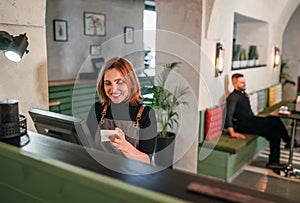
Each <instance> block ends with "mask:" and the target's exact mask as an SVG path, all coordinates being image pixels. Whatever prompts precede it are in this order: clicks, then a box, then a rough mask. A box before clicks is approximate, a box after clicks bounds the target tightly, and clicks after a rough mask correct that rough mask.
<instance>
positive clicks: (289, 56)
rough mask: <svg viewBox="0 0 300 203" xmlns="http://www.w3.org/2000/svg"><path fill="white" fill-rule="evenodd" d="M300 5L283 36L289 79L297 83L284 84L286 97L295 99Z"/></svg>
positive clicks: (299, 39) (299, 50) (284, 96)
mask: <svg viewBox="0 0 300 203" xmlns="http://www.w3.org/2000/svg"><path fill="white" fill-rule="evenodd" d="M299 22H300V6H298V8H297V10H296V11H295V13H294V14H293V16H292V17H291V19H290V21H289V24H288V25H287V27H286V30H285V32H284V36H283V43H282V44H283V47H282V58H283V59H284V60H285V62H286V63H287V65H288V69H286V70H285V71H286V73H288V74H289V76H290V77H289V79H290V80H292V81H294V82H295V83H296V85H294V86H293V85H291V84H287V85H285V86H284V89H283V90H284V94H283V98H284V99H295V98H296V94H297V89H298V88H297V87H298V85H299V84H298V77H299V75H300V73H299V71H300V66H299V65H300V46H299V44H300V29H299Z"/></svg>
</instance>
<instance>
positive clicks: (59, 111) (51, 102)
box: [49, 100, 61, 113]
mask: <svg viewBox="0 0 300 203" xmlns="http://www.w3.org/2000/svg"><path fill="white" fill-rule="evenodd" d="M54 106H57V108H58V113H61V109H60V101H59V100H50V101H49V108H50V107H54Z"/></svg>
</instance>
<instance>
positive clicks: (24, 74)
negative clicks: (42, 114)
mask: <svg viewBox="0 0 300 203" xmlns="http://www.w3.org/2000/svg"><path fill="white" fill-rule="evenodd" d="M33 5H34V6H33ZM45 9H46V0H30V3H28V1H24V0H6V1H1V3H0V22H1V23H0V30H1V31H6V32H8V33H10V34H11V35H13V36H16V35H19V34H24V33H26V35H27V37H28V41H29V46H28V50H29V53H28V54H25V55H24V56H23V59H22V61H21V62H20V63H14V62H11V61H9V60H8V59H6V58H5V56H4V55H3V54H2V53H1V54H0V68H1V74H0V81H1V82H0V100H4V99H18V100H19V112H20V114H23V115H25V116H26V118H27V125H28V130H34V127H33V123H32V121H31V118H30V116H29V115H28V110H29V109H30V108H31V107H36V108H42V109H48V76H47V54H46V34H45Z"/></svg>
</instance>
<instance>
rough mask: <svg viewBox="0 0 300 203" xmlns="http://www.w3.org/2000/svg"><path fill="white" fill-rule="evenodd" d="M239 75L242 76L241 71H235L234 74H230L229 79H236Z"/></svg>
mask: <svg viewBox="0 0 300 203" xmlns="http://www.w3.org/2000/svg"><path fill="white" fill-rule="evenodd" d="M240 77H244V75H243V74H241V73H235V74H233V75H232V76H231V80H233V79H238V78H240Z"/></svg>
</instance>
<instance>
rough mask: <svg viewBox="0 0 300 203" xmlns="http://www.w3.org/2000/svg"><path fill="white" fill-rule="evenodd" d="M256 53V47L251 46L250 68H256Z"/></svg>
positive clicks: (249, 54)
mask: <svg viewBox="0 0 300 203" xmlns="http://www.w3.org/2000/svg"><path fill="white" fill-rule="evenodd" d="M255 52H256V46H255V45H251V46H250V47H249V52H248V64H247V65H248V66H254V65H255Z"/></svg>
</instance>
